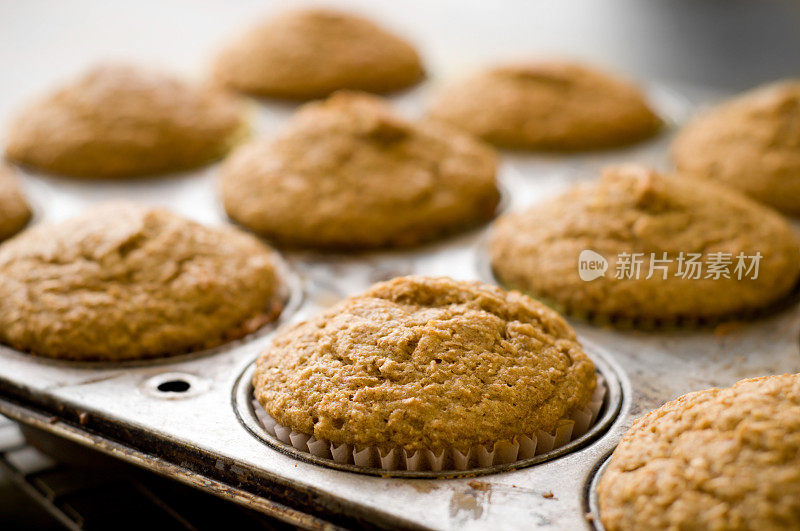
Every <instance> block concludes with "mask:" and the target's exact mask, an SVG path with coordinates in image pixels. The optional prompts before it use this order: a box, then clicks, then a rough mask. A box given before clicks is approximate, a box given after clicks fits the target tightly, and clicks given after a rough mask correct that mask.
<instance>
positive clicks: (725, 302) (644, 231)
mask: <svg viewBox="0 0 800 531" xmlns="http://www.w3.org/2000/svg"><path fill="white" fill-rule="evenodd" d="M584 250H590V251H593V252H595V253H597V254H599V255H600V256H601V257H602V258H604V259H606V260H607V263H608V268H607V270H606V271H605V274H604V275H602V276H600V277H598V278H596V279H594V280H588V281H587V280H582V279H581V277H580V274H579V259H580V257H581V253H582V252H583V251H584ZM665 253H666V254H665ZM681 253H683V255H681ZM719 253H721V254H719ZM740 253H742V258H743V259H742V260H741V262H742V264H743V267H742V269H741V270H740V271H739V272H740V273H741V275H739V273H737V270H736V268H737V265H738V264H739V259H737V257H738V256H739V254H740ZM758 253H760V255H761V258H760V259H757V258H754V257H756V256H757V254H758ZM634 254H637V256H635V257H634ZM490 255H491V263H492V268H493V270H494V272H495V274H496V276H497V277H498V279H499V280H500V281H501V282H502V283H503V284H505V285H508V286H511V287H514V288H517V289H522V290H523V291H525V292H528V293H531V294H533V295H535V296H537V297H541V298H543V299H545V300H548V301H550V302H552V303H554V304H555V305H556V306H557V307H559V308H561V309H563V310H564V311H567V312H569V313H577V314H584V315H585V314H588V315H593V316H605V317H612V318H614V317H624V318H631V319H643V318H644V319H652V320H664V321H669V322H671V321H674V320H677V319H683V318H686V319H690V320H695V319H702V318H720V317H725V316H732V315H735V314H739V313H743V312H749V311H756V310H759V309H763V308H765V307H767V306H769V305H771V304H772V303H774V302H776V301H778V300H779V299H782V298H783V297H785V296H786V295H787V294H788V293H789V292H790V291H791V290H792V288H793V287H794V285H795V284H796V282H797V277H798V272H799V271H800V251H798V241H797V238H796V237H795V235H794V233H793V231H792V228H791V227H790V226H789V224H788V223H787V221H786V220H785V219H783V217H781V216H780V215H779V214H778V213H777V212H774V211H773V210H772V209H770V208H767V207H764V206H762V205H760V204H758V203H756V202H755V201H753V200H751V199H749V198H747V197H745V196H743V195H741V194H739V193H738V192H735V191H730V190H727V189H725V188H723V187H721V186H717V185H714V184H712V183H707V182H698V181H697V180H696V179H692V178H688V177H685V176H680V175H672V176H667V175H662V174H659V173H657V172H655V171H653V170H651V169H649V168H646V167H641V166H635V165H628V166H619V167H614V168H610V169H607V170H606V171H605V172H604V173H603V176H602V178H601V179H600V180H598V181H595V182H589V183H583V184H580V185H578V186H576V187H574V188H572V189H571V190H569V191H568V192H566V193H564V194H563V195H561V196H559V197H557V198H555V199H552V200H550V201H546V202H544V203H542V204H539V205H535V206H532V207H530V208H529V209H527V210H525V211H522V212H515V213H511V214H508V215H507V216H504V217H503V218H501V219H499V220H498V221H497V222H496V224H495V226H494V230H493V234H492V237H491V242H490ZM691 255H699V256H695V257H692V256H691ZM681 256H683V261H681ZM691 260H694V261H695V263H697V264H699V267H697V266H693V265H690V261H691ZM637 263H638V266H637V265H634V264H637ZM713 263H717V264H719V265H718V266H717V268H718V269H721V270H722V271H723V273H721V274H719V275H717V274H716V273H714V270H713V268H714V267H715V266H712V265H709V264H713ZM754 264H757V266H758V274H757V278H755V277H756V275H755V269H754ZM651 266H652V269H651ZM739 276H741V280H740V279H739V278H738V277H739ZM648 277H649V278H648Z"/></svg>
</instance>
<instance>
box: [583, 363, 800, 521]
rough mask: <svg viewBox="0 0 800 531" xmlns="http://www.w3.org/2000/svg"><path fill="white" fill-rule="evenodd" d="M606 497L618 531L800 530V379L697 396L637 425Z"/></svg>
mask: <svg viewBox="0 0 800 531" xmlns="http://www.w3.org/2000/svg"><path fill="white" fill-rule="evenodd" d="M597 493H598V496H599V503H600V516H601V519H602V522H603V525H604V526H605V528H606V529H607V530H608V531H623V530H629V529H630V530H634V529H684V530H691V529H698V530H700V529H715V530H717V529H719V530H722V529H726V530H739V529H741V530H745V529H753V530H759V531H761V530H772V529H774V530H777V529H798V528H800V374H784V375H781V376H767V377H762V378H752V379H748V380H742V381H740V382H739V383H737V384H736V385H734V386H733V387H730V388H727V389H708V390H705V391H699V392H695V393H689V394H687V395H685V396H682V397H681V398H679V399H677V400H675V401H673V402H669V403H668V404H666V405H664V406H662V407H661V408H659V409H656V410H655V411H653V412H651V413H649V414H648V415H646V416H645V417H643V418H641V419H639V420H637V421H636V422H634V424H633V426H631V428H630V430H628V433H626V434H625V436H624V437H623V439H622V441H621V442H620V444H619V446H618V447H617V449H616V450H615V451H614V455H613V457H612V458H611V462H610V464H609V467H608V469H607V470H606V472H605V473H604V474H603V477H602V479H601V480H600V483H599V485H598V488H597Z"/></svg>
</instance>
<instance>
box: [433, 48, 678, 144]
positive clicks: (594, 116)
mask: <svg viewBox="0 0 800 531" xmlns="http://www.w3.org/2000/svg"><path fill="white" fill-rule="evenodd" d="M430 115H431V117H433V118H435V119H437V120H441V121H443V122H446V123H449V124H452V125H455V126H457V127H459V128H461V129H463V130H465V131H467V132H469V133H471V134H473V135H475V136H477V137H479V138H482V139H483V140H486V141H487V142H490V143H492V144H495V145H496V146H499V147H504V148H512V149H534V150H552V151H578V150H591V149H600V148H611V147H617V146H622V145H625V144H630V143H633V142H636V141H639V140H643V139H645V138H648V137H650V136H653V135H654V134H655V133H656V132H657V131H658V130H659V128H660V127H661V125H662V122H661V119H660V118H659V117H658V116H657V115H656V114H655V113H654V112H653V111H652V110H651V109H650V107H649V105H648V103H647V101H646V99H645V96H644V95H643V94H642V92H641V91H640V90H639V89H638V88H637V87H635V86H634V85H632V84H630V83H628V82H627V81H624V80H622V79H619V78H617V77H615V76H613V75H611V74H607V73H604V72H601V71H598V70H594V69H591V68H588V67H586V66H583V65H579V64H574V63H568V62H557V61H550V62H531V63H523V64H515V65H508V66H500V67H496V68H492V69H489V70H485V71H482V72H478V73H477V74H475V75H473V76H471V77H468V78H466V79H463V80H460V81H458V82H455V83H453V84H452V85H450V86H449V87H446V88H444V89H443V90H442V91H441V92H440V93H439V95H438V96H437V97H436V98H435V99H434V101H433V103H432V105H431V108H430Z"/></svg>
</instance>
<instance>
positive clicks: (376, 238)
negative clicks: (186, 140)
mask: <svg viewBox="0 0 800 531" xmlns="http://www.w3.org/2000/svg"><path fill="white" fill-rule="evenodd" d="M496 164H497V163H496V157H495V154H494V152H493V151H492V149H491V148H490V147H488V146H486V145H484V144H482V143H481V142H479V141H476V140H473V139H472V138H471V137H468V136H466V135H465V134H463V133H460V132H458V131H455V130H452V129H450V128H448V127H446V126H442V125H438V124H431V123H424V122H423V123H412V122H408V121H406V120H404V119H401V118H399V117H398V116H396V115H395V114H394V113H393V111H392V110H391V109H390V108H389V106H388V105H387V104H386V103H385V102H384V101H383V100H381V99H380V98H378V97H376V96H371V95H367V94H363V93H351V92H342V93H337V94H335V95H333V96H331V97H330V98H328V99H327V100H325V101H323V102H313V103H309V104H306V105H305V106H303V107H302V108H301V109H300V110H299V111H298V113H297V114H296V115H295V116H294V118H293V119H292V120H291V121H290V123H289V124H288V125H287V127H286V129H285V130H284V131H283V133H282V134H280V135H279V136H278V137H277V138H275V139H263V140H258V141H255V142H252V143H250V144H248V145H245V146H242V147H241V148H239V149H238V150H237V151H235V152H234V153H233V154H232V155H231V156H230V157H229V158H228V159H227V160H226V161H225V163H224V165H223V168H222V182H221V192H222V199H223V202H224V205H225V209H226V211H227V212H228V215H229V216H230V217H231V218H232V219H234V220H236V221H238V222H239V223H241V224H242V225H244V226H246V227H248V228H250V229H252V230H253V231H255V232H257V233H259V234H261V235H263V236H265V237H267V238H269V239H271V240H274V241H276V242H279V243H280V244H283V245H289V246H302V247H316V248H323V249H364V248H375V247H392V246H394V247H399V246H407V245H413V244H417V243H419V242H422V241H425V240H430V239H433V238H436V237H438V236H440V235H442V234H445V233H450V232H454V231H457V230H460V229H463V228H466V227H470V226H473V225H475V224H477V223H479V222H482V221H486V220H488V219H490V218H491V217H492V216H493V215H494V212H495V210H496V208H497V204H498V201H499V192H498V189H497V184H496V179H495V173H496Z"/></svg>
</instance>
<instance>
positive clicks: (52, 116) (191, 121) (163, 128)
mask: <svg viewBox="0 0 800 531" xmlns="http://www.w3.org/2000/svg"><path fill="white" fill-rule="evenodd" d="M244 110H245V108H244V106H243V104H242V103H241V102H240V101H239V100H238V99H236V98H234V97H233V96H230V95H228V94H225V93H223V92H220V91H218V90H216V89H211V88H209V87H200V86H193V85H190V84H187V83H184V82H183V81H179V80H178V79H174V78H172V77H170V76H168V75H166V74H163V73H161V72H158V71H154V70H149V69H146V68H142V67H138V66H132V65H127V64H111V63H110V64H105V65H101V66H98V67H95V68H93V69H91V70H89V71H88V72H86V73H85V74H83V75H82V76H80V77H79V78H77V79H75V80H74V81H71V82H69V83H67V84H66V85H64V86H62V87H61V88H59V89H58V90H57V91H55V92H53V93H51V94H49V95H46V96H44V97H43V98H41V99H39V100H37V101H34V102H33V103H32V104H31V105H29V106H28V107H26V108H25V109H24V110H22V112H20V113H19V115H18V116H17V118H16V119H15V120H14V121H13V122H12V124H11V128H10V130H9V135H8V145H7V147H6V157H7V158H8V159H9V160H12V161H15V162H18V163H20V164H24V165H27V166H31V167H34V168H37V169H39V170H42V171H45V172H48V173H54V174H61V175H65V176H70V177H77V178H83V179H101V178H125V177H140V176H146V175H152V174H158V173H166V172H175V171H181V170H187V169H191V168H194V167H198V166H202V165H204V164H207V163H209V162H211V161H213V160H214V159H217V158H220V157H221V156H222V155H224V154H225V153H227V151H228V150H229V149H230V148H231V147H233V146H234V145H235V144H236V143H237V142H238V141H239V140H240V139H241V138H242V137H243V136H245V135H246V133H247V129H248V126H247V123H246V121H245V115H244Z"/></svg>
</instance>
